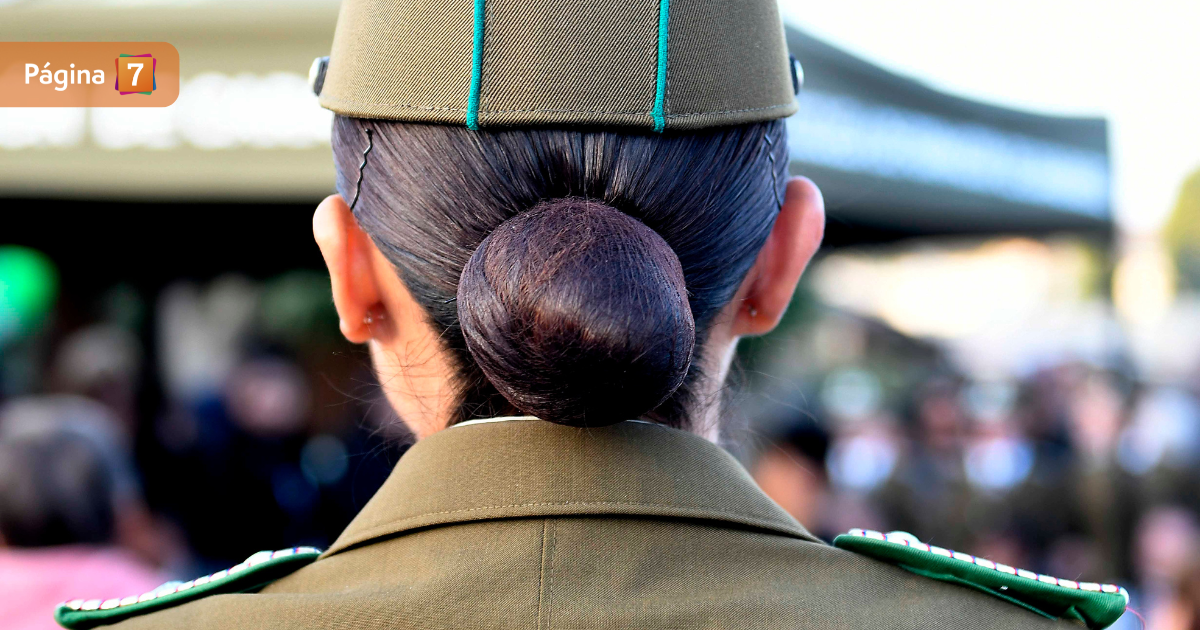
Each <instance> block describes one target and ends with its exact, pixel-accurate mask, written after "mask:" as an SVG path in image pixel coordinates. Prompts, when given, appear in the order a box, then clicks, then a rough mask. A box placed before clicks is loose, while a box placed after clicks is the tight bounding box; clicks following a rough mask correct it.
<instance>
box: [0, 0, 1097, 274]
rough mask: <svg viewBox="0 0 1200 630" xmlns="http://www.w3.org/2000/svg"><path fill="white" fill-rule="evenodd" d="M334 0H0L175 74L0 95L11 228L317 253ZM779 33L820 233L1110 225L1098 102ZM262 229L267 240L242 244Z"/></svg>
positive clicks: (100, 240) (1092, 231) (265, 266)
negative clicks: (1004, 103)
mask: <svg viewBox="0 0 1200 630" xmlns="http://www.w3.org/2000/svg"><path fill="white" fill-rule="evenodd" d="M338 6H339V3H338V2H337V1H336V0H254V1H234V0H199V1H187V2H184V1H175V0H157V1H156V0H142V1H138V2H123V1H121V2H118V1H111V2H84V1H82V0H25V1H20V2H15V3H8V4H3V3H0V37H3V39H5V40H10V41H20V40H28V41H55V40H64V41H71V40H73V41H87V40H109V41H120V40H127V41H139V40H141V41H168V42H171V43H172V44H174V45H175V46H176V48H178V50H179V52H180V58H181V64H182V74H183V76H182V80H183V84H184V85H183V90H182V91H181V95H180V99H179V101H178V102H177V103H176V104H175V105H173V106H172V107H170V108H166V109H164V110H156V111H152V112H150V113H148V110H145V109H138V110H119V109H109V110H101V109H93V110H62V111H52V110H26V111H19V110H7V111H3V112H0V200H7V205H9V207H17V206H14V205H13V204H18V205H19V206H20V207H24V208H26V211H23V212H18V213H13V214H15V215H16V216H15V217H14V218H13V220H12V221H11V222H10V223H9V227H10V228H11V229H9V230H8V231H7V232H8V234H9V235H10V236H9V237H8V238H9V239H13V240H14V241H15V242H18V243H21V244H25V245H28V246H31V247H35V248H38V249H41V250H42V251H44V252H46V253H48V254H49V255H51V257H52V258H54V259H56V260H71V259H75V260H80V259H89V260H90V261H91V264H90V265H88V269H75V270H73V271H72V270H68V275H70V274H73V273H74V274H78V273H84V274H91V276H93V277H95V278H96V279H101V278H105V279H107V280H105V281H108V282H111V279H112V278H113V277H123V278H126V279H128V280H131V281H135V282H137V281H139V279H140V280H143V281H145V280H151V284H153V283H154V282H155V281H161V280H163V279H165V278H166V277H168V276H171V275H178V274H180V273H182V274H192V275H196V274H199V275H206V274H211V273H216V272H218V271H220V270H221V269H230V268H242V267H244V268H246V269H249V270H251V271H250V272H251V273H253V272H254V270H259V269H261V270H262V271H263V272H264V273H267V272H271V273H273V272H278V271H282V270H283V269H287V268H294V267H296V266H309V265H312V266H319V265H320V260H319V257H317V256H316V252H315V248H312V247H311V243H309V242H308V236H307V232H308V225H307V222H308V216H310V213H311V208H312V207H313V205H314V204H315V203H316V202H317V201H319V199H320V198H321V197H323V196H324V195H327V194H329V193H331V192H332V191H333V181H334V172H333V165H332V159H331V156H330V151H329V146H328V134H329V121H330V115H329V112H326V111H325V110H321V109H319V107H318V106H317V104H316V99H315V98H314V97H312V95H311V93H306V90H307V88H306V86H305V85H304V83H303V77H304V75H305V74H306V72H307V69H308V66H309V64H310V62H311V60H312V59H313V58H314V57H316V56H318V55H322V54H328V51H329V49H330V44H331V39H332V34H333V27H334V23H335V21H336V18H337V12H338ZM788 43H789V46H790V47H791V48H792V51H793V52H794V54H795V55H796V57H797V58H798V59H800V61H801V62H802V64H803V66H804V71H805V81H806V83H805V87H804V90H803V91H802V93H801V95H800V97H799V98H800V113H799V114H798V115H797V116H795V117H794V118H793V119H791V120H790V121H789V135H790V144H791V153H792V159H793V161H792V171H793V173H797V174H804V175H807V176H809V177H811V178H812V179H814V180H815V181H816V182H817V183H818V184H819V185H820V186H821V188H822V190H823V191H824V193H825V198H826V204H827V207H828V214H829V229H828V231H827V244H828V245H830V246H835V247H836V246H840V245H847V244H854V243H863V242H877V241H888V240H895V239H899V238H906V237H912V236H923V235H938V234H1045V233H1053V232H1069V233H1075V234H1084V235H1095V236H1098V237H1099V238H1109V237H1111V234H1112V229H1111V226H1112V221H1111V213H1110V203H1109V162H1108V143H1107V127H1106V123H1105V121H1104V120H1103V119H1079V118H1061V117H1053V116H1042V115H1036V114H1031V113H1026V112H1020V111H1015V110H1011V109H1005V108H1001V107H996V106H992V105H988V104H984V103H979V102H974V101H970V100H966V99H963V98H959V97H956V96H952V95H948V94H945V93H943V92H940V91H938V90H935V89H932V88H930V87H928V86H926V85H924V84H922V83H920V82H918V81H915V80H912V79H908V78H904V77H901V76H898V75H895V74H892V73H890V72H887V71H885V70H882V69H880V68H878V67H876V66H874V65H872V64H870V63H867V62H865V61H863V60H860V59H858V58H856V57H854V56H852V55H850V54H848V53H846V52H844V51H841V50H839V49H837V48H835V47H833V46H830V45H828V44H825V43H823V42H821V41H818V40H816V39H814V38H812V37H810V36H808V35H806V34H804V33H802V32H800V31H798V30H796V29H793V28H790V27H789V29H788ZM146 116H149V118H146ZM34 208H36V211H33V209H34ZM164 217H169V218H170V219H172V220H174V221H180V220H182V221H184V222H185V224H186V225H187V226H188V227H187V231H186V232H184V233H178V234H177V233H175V232H172V231H170V230H168V229H160V230H158V231H157V234H158V235H159V238H158V239H151V240H137V241H135V240H134V238H135V237H133V236H132V234H131V233H130V227H131V225H136V226H137V227H146V225H144V224H141V222H149V224H150V225H156V226H157V225H165V224H164V223H163V221H164ZM64 220H65V221H66V223H63V221H64ZM131 222H132V223H131ZM231 222H232V223H231ZM66 224H69V225H71V229H70V230H62V229H59V228H61V226H62V225H66ZM231 224H233V225H237V226H239V227H240V229H239V230H230V229H229V226H230V225H231ZM235 232H239V233H241V234H239V233H235ZM285 232H286V233H287V234H285ZM292 233H294V234H295V235H296V236H297V237H300V238H301V242H300V243H292V242H287V241H285V238H284V237H285V236H288V238H290V236H289V235H290V234H292ZM256 234H257V236H255V235H256ZM265 234H270V235H272V238H271V239H270V240H271V248H270V249H271V250H272V251H270V252H266V251H262V250H263V248H262V247H261V243H258V241H257V239H260V238H261V237H262V236H263V235H265ZM214 252H216V253H219V255H214ZM255 252H258V253H255ZM147 259H157V260H163V261H171V263H170V264H164V265H145V264H144V262H145V260H147ZM239 265H240V266H242V267H239ZM121 274H125V275H121ZM151 276H153V279H151Z"/></svg>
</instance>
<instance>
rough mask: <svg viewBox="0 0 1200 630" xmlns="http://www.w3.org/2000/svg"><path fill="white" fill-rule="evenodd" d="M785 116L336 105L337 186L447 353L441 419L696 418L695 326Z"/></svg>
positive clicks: (768, 220) (780, 144)
mask: <svg viewBox="0 0 1200 630" xmlns="http://www.w3.org/2000/svg"><path fill="white" fill-rule="evenodd" d="M368 130H370V131H371V134H368V133H367V131H368ZM784 135H785V134H784V123H783V121H772V122H767V123H756V124H751V125H743V126H736V127H728V128H721V129H710V130H706V131H703V132H700V133H695V134H683V135H657V134H656V135H651V134H645V135H642V134H620V133H614V132H610V131H588V130H578V129H577V130H554V129H512V130H503V131H487V132H475V131H470V130H468V129H466V128H464V127H457V126H450V125H423V124H416V123H399V122H387V121H377V120H364V119H356V118H348V117H344V116H338V117H337V118H336V120H335V122H334V132H333V145H334V158H335V161H336V163H337V167H338V190H339V192H341V194H342V196H343V197H344V198H345V199H346V200H347V201H348V202H349V201H352V200H354V199H355V198H356V197H357V202H355V203H354V213H355V217H356V218H357V220H358V222H359V225H361V226H362V228H363V229H364V230H365V231H366V232H367V233H368V234H369V235H370V236H371V238H372V239H373V240H374V242H375V244H376V245H377V246H378V247H379V249H380V251H381V252H383V254H384V255H385V256H387V258H388V259H389V260H390V261H391V262H392V263H393V264H394V265H395V267H396V270H397V272H398V274H399V276H400V279H401V280H402V281H403V282H404V284H405V286H406V287H408V289H409V291H410V292H411V293H412V295H413V298H414V299H415V300H416V301H417V303H418V304H420V305H421V306H422V307H423V308H424V309H425V311H426V313H427V314H428V316H429V322H430V324H431V325H432V326H433V328H434V330H435V331H436V332H437V333H438V334H439V335H440V336H441V339H442V340H443V343H444V345H445V347H446V349H447V350H448V351H449V352H450V353H451V356H452V357H453V361H454V364H455V367H456V369H457V374H456V379H457V382H458V388H459V391H460V396H461V401H460V404H459V407H458V411H457V414H456V417H455V418H454V419H453V422H460V421H463V420H468V419H471V418H483V417H489V416H496V415H507V414H513V413H527V414H531V415H536V416H538V417H539V418H543V419H546V420H550V421H553V422H559V423H563V424H570V425H576V426H597V425H603V424H610V423H613V422H618V421H620V420H625V419H632V418H637V417H641V418H646V419H650V420H654V421H657V422H661V423H663V424H667V425H670V426H675V427H681V428H692V427H691V422H692V421H691V417H692V415H693V414H692V411H693V410H694V409H695V408H696V406H697V405H698V404H708V403H709V402H710V401H706V400H698V398H697V392H698V391H700V390H698V389H697V388H696V387H695V385H696V383H697V381H698V380H699V379H700V378H701V369H700V366H701V365H702V364H703V363H704V362H703V361H701V360H699V358H700V357H702V356H703V343H704V340H705V339H706V338H707V334H708V331H709V328H710V326H711V325H712V322H713V319H714V318H715V317H716V315H717V313H719V312H720V310H721V309H722V308H723V307H724V306H725V305H727V304H728V303H729V301H730V300H731V299H733V296H734V294H735V293H736V291H737V289H738V286H739V285H740V284H741V282H742V279H743V278H744V277H745V275H746V272H747V271H749V269H750V267H751V266H752V265H753V264H754V260H755V258H756V257H757V255H758V252H759V250H760V249H761V248H762V245H763V243H764V242H765V241H766V238H767V235H768V234H769V233H770V231H771V227H772V225H773V224H774V221H775V216H776V215H777V213H778V210H779V200H780V199H781V198H782V195H783V186H784V183H785V179H786V175H787V172H786V168H787V143H786V139H785V137H784ZM368 143H370V144H369V145H368ZM368 146H370V147H371V152H370V154H369V156H368V160H367V166H366V168H364V169H362V174H361V187H360V181H359V176H360V169H359V167H360V165H361V164H362V163H363V153H364V151H366V149H367V147H368ZM356 193H357V194H356Z"/></svg>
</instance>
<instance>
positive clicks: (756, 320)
mask: <svg viewBox="0 0 1200 630" xmlns="http://www.w3.org/2000/svg"><path fill="white" fill-rule="evenodd" d="M824 235H825V201H824V199H822V197H821V191H820V189H818V188H817V185H816V184H814V183H812V181H811V180H809V179H807V178H804V177H793V178H792V179H791V180H790V181H789V182H788V185H787V194H786V195H785V197H784V200H783V206H781V207H780V209H779V216H778V217H777V218H776V219H775V226H774V227H773V228H772V229H771V235H770V236H768V237H767V242H766V244H764V245H763V248H762V250H760V251H759V253H758V259H757V260H755V262H754V267H752V268H751V269H750V273H748V274H746V279H745V280H744V281H743V282H742V287H741V289H739V291H738V297H737V298H735V299H737V300H740V302H739V306H738V311H737V313H736V314H735V315H734V321H733V333H734V334H735V335H737V336H742V335H763V334H766V333H768V332H770V331H772V330H774V328H775V327H776V326H778V325H779V320H780V319H782V318H783V314H784V312H785V311H787V307H788V304H790V303H791V301H792V295H793V294H794V293H795V292H796V284H797V283H798V282H799V281H800V275H801V274H803V273H804V269H805V267H807V266H808V263H809V261H811V260H812V257H813V255H815V254H816V253H817V249H818V248H819V247H820V246H821V239H822V238H823V237H824Z"/></svg>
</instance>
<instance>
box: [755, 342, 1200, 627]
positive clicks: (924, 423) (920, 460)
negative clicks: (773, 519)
mask: <svg viewBox="0 0 1200 630" xmlns="http://www.w3.org/2000/svg"><path fill="white" fill-rule="evenodd" d="M915 362H916V363H918V364H919V363H920V361H915ZM922 372H923V373H922V374H921V375H919V376H917V377H916V378H915V379H914V381H913V384H911V385H909V386H903V387H900V388H899V390H900V391H899V393H898V394H896V395H894V396H891V397H890V398H891V404H889V395H888V394H887V389H888V387H887V386H886V385H887V384H886V383H884V382H883V380H884V379H886V378H887V375H886V374H884V375H883V376H882V377H881V375H880V374H878V371H872V370H870V369H865V368H855V367H845V368H840V369H835V370H832V371H830V372H828V373H826V374H821V375H819V376H818V377H817V378H814V379H813V386H812V387H810V388H807V389H804V391H803V393H802V394H796V395H794V396H793V397H792V399H791V400H789V399H787V398H786V397H785V398H783V399H778V400H776V401H775V402H774V403H772V404H770V405H768V406H767V407H766V408H765V409H764V411H763V412H762V414H761V416H762V417H760V418H758V419H757V422H756V426H757V427H758V431H757V433H756V435H755V442H756V445H757V447H758V448H757V449H756V454H755V455H754V456H753V457H752V465H751V470H752V473H753V475H754V477H755V478H756V479H757V480H758V482H759V484H760V485H761V486H762V488H763V489H764V490H765V491H766V492H767V493H768V494H769V495H771V496H772V497H773V498H774V499H775V500H776V501H777V502H778V503H780V504H781V505H782V506H783V507H784V508H785V509H787V510H788V511H789V512H791V513H792V514H793V515H794V516H796V517H797V518H798V519H799V520H800V521H801V522H803V523H805V524H806V525H807V526H809V528H810V529H812V530H813V531H814V533H817V534H818V535H820V536H822V537H824V538H826V539H829V538H831V537H833V536H836V535H837V534H838V533H841V532H845V531H846V530H848V529H850V528H854V527H861V528H867V529H875V530H879V531H885V532H886V531H893V530H902V531H907V532H910V533H913V534H914V535H916V536H917V537H918V538H920V539H921V540H923V541H926V542H928V543H931V544H936V545H939V546H942V547H946V548H949V549H955V550H963V551H967V552H969V553H972V554H975V555H979V556H982V557H986V558H989V559H991V560H993V561H996V562H1003V563H1005V564H1008V565H1011V566H1016V567H1021V568H1027V569H1029V570H1033V571H1036V572H1038V573H1045V574H1049V575H1054V576H1058V577H1065V578H1069V579H1076V580H1080V579H1082V580H1088V581H1102V582H1115V583H1119V584H1122V585H1126V586H1127V587H1129V589H1130V591H1131V592H1132V598H1133V599H1132V603H1131V606H1132V608H1133V609H1134V610H1135V611H1137V612H1138V613H1139V614H1141V615H1142V616H1143V617H1144V618H1145V620H1146V624H1147V625H1146V627H1148V628H1151V629H1152V630H1182V629H1191V628H1198V627H1200V589H1198V586H1200V501H1198V498H1200V483H1198V481H1200V378H1197V379H1195V380H1193V381H1192V382H1191V383H1187V384H1183V385H1179V386H1164V385H1151V384H1147V383H1142V382H1138V381H1137V380H1135V379H1133V378H1130V376H1129V375H1128V374H1125V373H1122V371H1120V370H1111V369H1102V368H1100V367H1097V366H1093V365H1088V364H1086V363H1082V362H1077V361H1069V360H1064V361H1062V362H1059V363H1055V364H1053V365H1048V366H1045V367H1043V368H1040V369H1038V370H1036V371H1034V372H1033V373H1031V374H1029V375H1028V376H1027V377H1025V378H1023V379H1021V380H1018V381H996V382H978V381H972V380H970V379H968V378H966V377H964V376H962V375H960V374H956V373H954V371H953V370H950V369H948V368H946V367H945V365H944V364H943V365H942V366H940V367H937V366H925V369H923V370H922ZM910 376H911V375H910ZM1198 376H1200V375H1198ZM1120 624H1122V625H1119V626H1118V627H1130V628H1137V627H1141V624H1142V622H1141V621H1140V620H1136V619H1135V616H1133V615H1126V616H1125V617H1124V618H1122V621H1121V622H1120ZM1123 624H1129V625H1127V626H1126V625H1123Z"/></svg>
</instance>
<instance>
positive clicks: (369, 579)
mask: <svg viewBox="0 0 1200 630" xmlns="http://www.w3.org/2000/svg"><path fill="white" fill-rule="evenodd" d="M113 627H115V628H119V629H121V630H135V629H141V628H166V629H174V628H180V629H182V628H194V629H203V628H231V627H237V628H262V629H267V628H331V629H347V630H348V629H355V630H373V629H384V628H389V629H395V628H462V629H473V628H514V629H515V628H522V629H532V628H538V629H550V628H579V629H583V628H591V629H595V628H645V629H660V628H663V629H665V628H789V629H829V630H832V629H835V628H837V629H842V628H845V629H851V628H853V629H875V628H879V629H883V628H888V629H895V628H906V629H913V630H916V629H922V630H949V629H952V628H953V629H955V630H960V629H964V628H968V629H973V628H997V629H1017V628H1020V629H1038V628H1056V627H1063V628H1065V627H1077V626H1073V625H1072V624H1069V623H1066V622H1056V621H1052V620H1049V619H1045V618H1043V617H1039V616H1038V615H1036V614H1034V613H1032V612H1030V611H1028V610H1025V609H1023V608H1020V607H1017V606H1014V605H1011V604H1009V603H1006V602H1004V601H1001V600H999V599H996V598H994V597H990V596H988V595H985V594H983V593H980V592H977V591H974V590H971V589H968V588H964V587H961V586H956V585H952V584H947V583H944V582H938V581H934V580H930V579H926V578H923V577H920V576H917V575H914V574H913V573H910V572H908V571H905V570H903V569H901V568H898V567H896V566H893V565H891V564H887V563H884V562H880V561H877V560H872V559H870V558H867V557H865V556H861V555H858V554H855V553H851V552H849V551H844V550H840V549H836V548H834V547H831V546H829V545H827V544H825V543H823V542H821V541H820V540H818V539H816V538H815V537H813V536H812V535H811V534H809V533H808V532H807V531H806V530H805V529H804V527H803V526H802V525H800V524H799V523H797V522H796V521H795V520H793V519H792V518H791V517H790V516H788V515H787V514H786V513H785V512H783V511H782V510H781V509H780V508H779V507H778V506H776V505H775V504H774V503H773V502H772V501H771V500H770V499H769V498H767V496H766V495H764V494H763V493H762V492H761V491H760V490H759V489H758V487H757V486H756V485H755V484H754V482H753V480H752V479H751V478H750V476H749V475H748V474H747V473H746V471H745V470H744V469H743V468H742V467H741V466H740V465H739V464H738V463H737V462H736V461H735V460H734V459H733V458H732V457H731V456H729V455H728V454H727V453H726V452H725V451H724V450H722V449H721V448H719V447H717V446H715V445H713V444H711V443H709V442H707V441H705V440H703V439H702V438H699V437H697V436H695V435H692V434H690V433H686V432H682V431H677V430H674V429H668V428H665V427H661V426H658V425H653V424H649V423H640V422H624V423H620V424H617V425H613V426H611V427H605V428H599V429H579V428H572V427H566V426H560V425H555V424H551V423H548V422H542V421H538V420H530V421H510V422H497V423H482V424H475V425H470V426H461V427H454V428H451V429H447V430H445V431H441V432H439V433H436V434H434V435H432V436H430V437H428V438H426V439H424V440H422V441H420V442H419V443H417V444H416V445H415V446H414V447H412V448H411V449H410V450H409V451H408V452H407V453H406V454H405V455H404V457H403V458H402V459H401V460H400V463H399V464H398V465H397V467H396V469H395V471H394V472H393V473H392V475H391V477H389V479H388V481H387V482H386V483H385V484H384V485H383V487H382V488H381V489H380V490H379V492H378V493H377V494H376V495H375V496H374V497H373V498H372V499H371V501H370V502H369V503H368V504H367V506H366V507H365V508H364V509H363V511H362V512H361V513H360V514H359V516H358V517H357V518H356V519H355V520H354V521H353V522H352V523H351V524H350V526H349V527H348V528H347V529H346V531H345V532H344V533H343V534H342V536H341V537H340V538H339V539H338V540H337V541H336V542H335V544H334V545H333V546H332V547H331V548H330V549H329V550H328V551H327V552H326V553H325V554H324V555H323V556H322V557H321V558H320V559H318V560H317V561H316V562H314V563H312V564H310V565H308V566H307V567H305V568H303V569H300V570H299V571H297V572H295V573H293V574H291V575H289V576H287V577H284V578H282V579H280V580H279V581H277V582H274V583H273V584H271V585H269V586H267V587H266V588H265V589H264V590H263V591H262V592H260V593H257V594H242V595H215V596H212V597H208V598H205V599H201V600H197V601H194V602H190V603H186V604H183V605H180V606H178V607H175V608H171V609H167V610H164V611H160V612H156V613H152V614H148V615H145V616H142V617H136V618H133V619H129V620H127V621H124V622H122V623H120V624H117V625H116V626H113Z"/></svg>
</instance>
